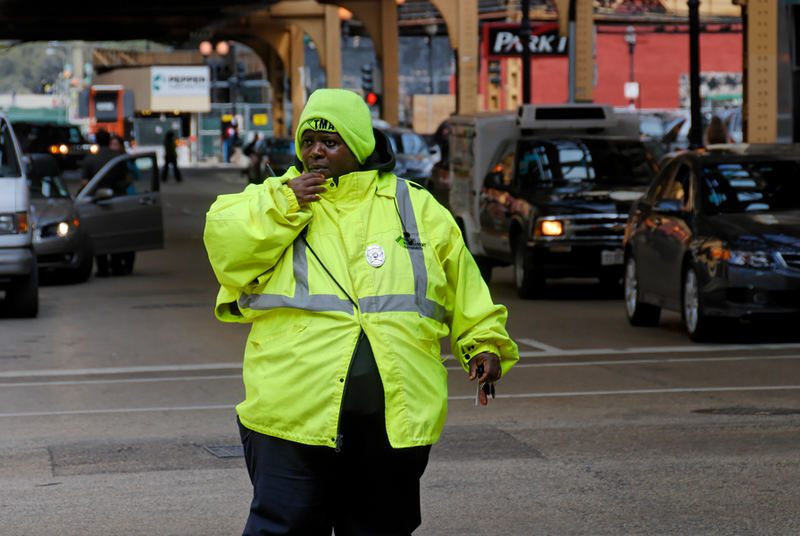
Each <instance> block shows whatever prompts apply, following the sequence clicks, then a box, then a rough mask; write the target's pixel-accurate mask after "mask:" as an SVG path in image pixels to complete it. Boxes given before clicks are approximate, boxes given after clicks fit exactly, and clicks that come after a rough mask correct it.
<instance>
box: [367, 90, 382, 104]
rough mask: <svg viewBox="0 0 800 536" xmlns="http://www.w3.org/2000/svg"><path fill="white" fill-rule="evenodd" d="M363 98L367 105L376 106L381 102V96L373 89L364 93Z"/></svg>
mask: <svg viewBox="0 0 800 536" xmlns="http://www.w3.org/2000/svg"><path fill="white" fill-rule="evenodd" d="M364 100H365V101H367V104H368V105H369V106H378V105H380V103H381V96H380V95H378V94H377V93H375V92H374V91H370V92H369V93H367V94H366V95H364Z"/></svg>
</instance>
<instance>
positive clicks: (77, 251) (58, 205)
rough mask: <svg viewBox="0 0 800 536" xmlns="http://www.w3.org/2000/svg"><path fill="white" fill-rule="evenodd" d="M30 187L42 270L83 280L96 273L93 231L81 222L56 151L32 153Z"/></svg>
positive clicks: (34, 242) (35, 248) (30, 157)
mask: <svg viewBox="0 0 800 536" xmlns="http://www.w3.org/2000/svg"><path fill="white" fill-rule="evenodd" d="M25 158H26V161H27V163H28V188H29V189H30V194H31V215H32V216H33V249H34V251H35V252H36V258H37V262H38V265H39V270H40V271H43V272H59V273H61V274H63V276H64V278H65V279H67V280H68V281H72V282H75V283H80V282H83V281H86V280H87V279H89V277H90V276H91V275H92V262H93V257H92V248H91V242H90V239H89V235H88V233H87V232H86V229H85V228H84V226H82V225H81V224H80V217H79V215H78V211H77V209H76V207H75V202H74V200H73V199H72V196H71V195H70V193H69V191H68V190H67V187H66V185H65V184H64V181H63V180H62V178H61V171H60V170H59V168H58V163H57V162H56V159H55V158H54V157H53V155H50V154H30V155H26V156H25Z"/></svg>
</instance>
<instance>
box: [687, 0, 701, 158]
mask: <svg viewBox="0 0 800 536" xmlns="http://www.w3.org/2000/svg"><path fill="white" fill-rule="evenodd" d="M687 4H688V6H689V108H690V113H689V116H690V121H691V123H690V125H689V148H690V149H697V148H698V147H702V146H703V124H702V122H703V119H702V116H701V112H700V14H699V7H700V2H699V0H688V2H687Z"/></svg>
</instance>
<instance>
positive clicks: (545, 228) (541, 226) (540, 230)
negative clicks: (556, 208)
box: [534, 220, 564, 236]
mask: <svg viewBox="0 0 800 536" xmlns="http://www.w3.org/2000/svg"><path fill="white" fill-rule="evenodd" d="M563 234H564V223H563V222H562V221H561V220H539V221H538V222H537V223H536V231H535V232H534V235H535V236H561V235H563Z"/></svg>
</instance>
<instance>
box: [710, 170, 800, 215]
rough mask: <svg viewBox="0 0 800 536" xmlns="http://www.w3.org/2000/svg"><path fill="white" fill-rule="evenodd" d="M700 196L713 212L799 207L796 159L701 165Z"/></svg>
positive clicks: (792, 208) (799, 196)
mask: <svg viewBox="0 0 800 536" xmlns="http://www.w3.org/2000/svg"><path fill="white" fill-rule="evenodd" d="M700 183H701V185H702V189H703V199H704V200H705V201H706V203H707V205H708V207H709V208H710V210H711V212H713V213H724V214H734V213H742V212H757V211H774V210H795V209H800V161H797V160H773V161H769V160H764V161H760V162H756V161H742V162H721V163H709V164H705V165H704V166H703V168H702V173H701V181H700Z"/></svg>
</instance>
